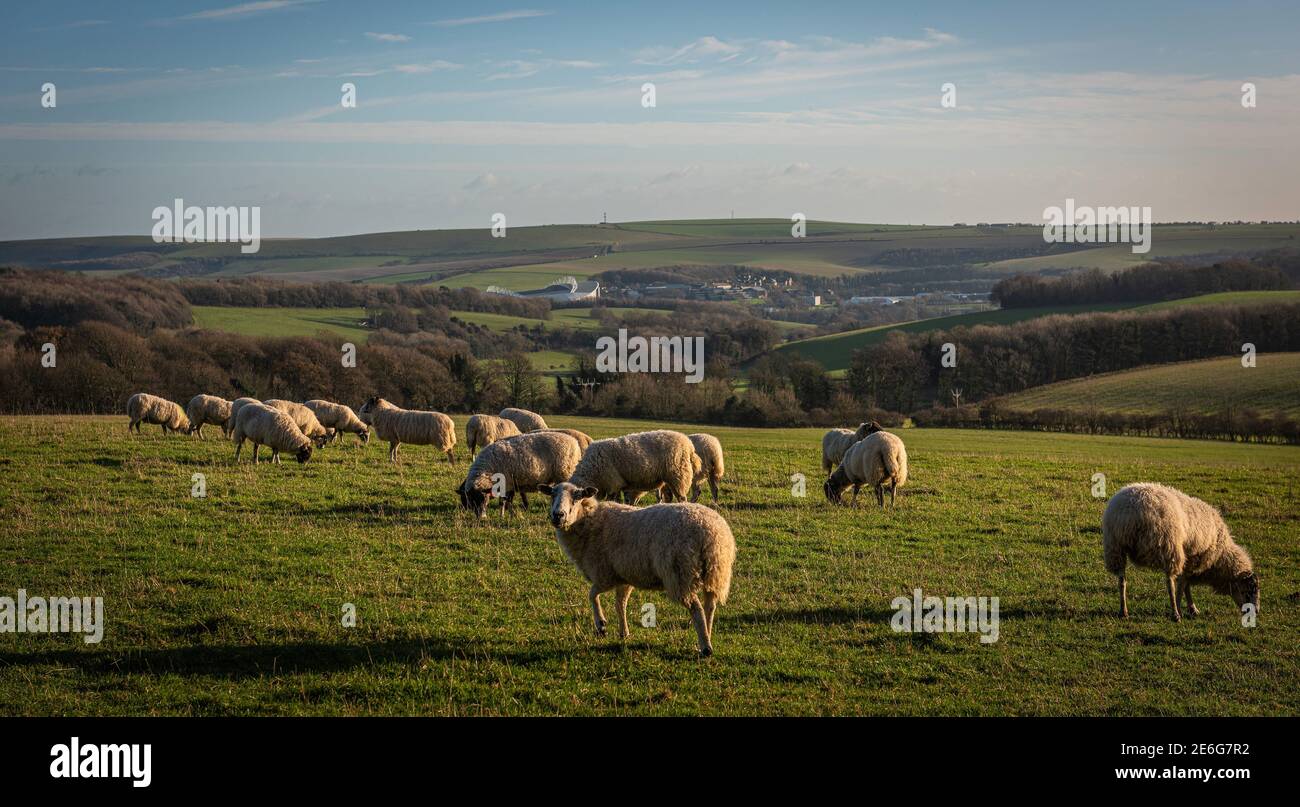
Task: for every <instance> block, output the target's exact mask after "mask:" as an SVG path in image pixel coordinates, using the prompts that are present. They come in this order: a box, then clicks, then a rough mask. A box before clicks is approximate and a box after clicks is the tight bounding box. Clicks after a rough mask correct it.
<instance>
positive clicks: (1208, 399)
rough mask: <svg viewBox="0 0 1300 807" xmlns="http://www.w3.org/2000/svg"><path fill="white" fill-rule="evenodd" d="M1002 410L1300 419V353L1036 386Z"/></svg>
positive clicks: (1008, 398) (1172, 366)
mask: <svg viewBox="0 0 1300 807" xmlns="http://www.w3.org/2000/svg"><path fill="white" fill-rule="evenodd" d="M997 403H998V405H999V408H1001V409H1006V410H1011V411H1030V410H1034V409H1062V410H1069V411H1075V412H1087V411H1092V410H1099V411H1102V412H1118V413H1123V414H1161V413H1165V412H1169V411H1177V410H1183V411H1187V412H1189V413H1193V414H1205V415H1208V414H1217V413H1220V412H1222V411H1223V410H1224V409H1226V408H1234V409H1245V408H1250V409H1254V410H1256V411H1257V412H1259V413H1260V414H1263V415H1269V416H1273V415H1279V414H1280V415H1286V416H1288V417H1292V418H1300V353H1262V354H1259V355H1258V356H1257V357H1256V366H1255V367H1249V368H1247V367H1242V366H1241V359H1240V358H1238V357H1236V356H1229V357H1226V358H1222V359H1205V360H1202V361H1191V362H1179V363H1176V364H1160V365H1155V366H1150V367H1139V368H1136V369H1133V370H1125V371H1123V372H1118V373H1107V374H1105V375H1097V376H1092V377H1090V378H1079V379H1075V380H1073V381H1062V382H1060V383H1058V384H1048V385H1046V386H1042V387H1034V388H1032V389H1028V390H1025V391H1024V392H1021V393H1017V394H1015V395H1008V396H1005V397H1003V398H1000V399H998V402H997Z"/></svg>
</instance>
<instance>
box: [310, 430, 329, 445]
mask: <svg viewBox="0 0 1300 807" xmlns="http://www.w3.org/2000/svg"><path fill="white" fill-rule="evenodd" d="M331 437H332V435H330V433H329V432H323V433H321V434H318V435H316V436H315V437H313V438H312V442H313V443H315V444H316V447H317V448H324V447H325V444H326V443H328V442H329V441H330V439H331Z"/></svg>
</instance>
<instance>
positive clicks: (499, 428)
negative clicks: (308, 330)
mask: <svg viewBox="0 0 1300 807" xmlns="http://www.w3.org/2000/svg"><path fill="white" fill-rule="evenodd" d="M520 433H521V432H520V431H519V427H518V426H516V425H515V423H514V421H513V420H506V419H505V418H501V417H497V416H496V415H471V416H470V419H469V421H468V422H467V423H466V424H465V443H466V445H468V446H469V455H470V457H473V456H474V452H475V451H476V450H477V449H479V448H482V447H485V446H490V445H492V444H493V443H495V442H496V441H497V440H504V439H505V438H507V437H514V436H515V435H516V434H520Z"/></svg>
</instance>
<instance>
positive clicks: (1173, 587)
mask: <svg viewBox="0 0 1300 807" xmlns="http://www.w3.org/2000/svg"><path fill="white" fill-rule="evenodd" d="M1165 584H1166V586H1167V588H1168V589H1169V605H1170V607H1172V608H1173V609H1174V612H1173V614H1171V615H1170V616H1171V618H1172V619H1173V620H1174V621H1175V622H1182V621H1183V615H1182V614H1180V613H1178V576H1177V575H1173V574H1170V575H1166V576H1165Z"/></svg>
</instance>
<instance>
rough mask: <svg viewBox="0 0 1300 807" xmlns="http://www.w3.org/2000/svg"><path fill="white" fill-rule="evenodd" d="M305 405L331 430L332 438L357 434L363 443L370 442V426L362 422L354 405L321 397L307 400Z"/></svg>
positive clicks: (321, 423)
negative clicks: (353, 409) (353, 408)
mask: <svg viewBox="0 0 1300 807" xmlns="http://www.w3.org/2000/svg"><path fill="white" fill-rule="evenodd" d="M303 406H305V407H307V408H308V409H310V410H311V411H312V414H313V415H315V416H316V420H318V421H320V425H322V426H324V427H325V428H326V429H327V430H329V434H330V439H331V440H333V439H335V438H336V437H338V436H339V435H342V434H355V435H356V436H357V437H359V438H361V444H362V445H365V444H366V443H368V442H370V427H369V426H367V425H366V424H364V423H362V422H361V418H359V417H357V413H356V412H353V411H352V407H350V406H347V405H346V404H341V403H334V402H333V401H323V400H321V399H319V398H317V399H314V400H310V401H307V402H305V403H304V404H303Z"/></svg>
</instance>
